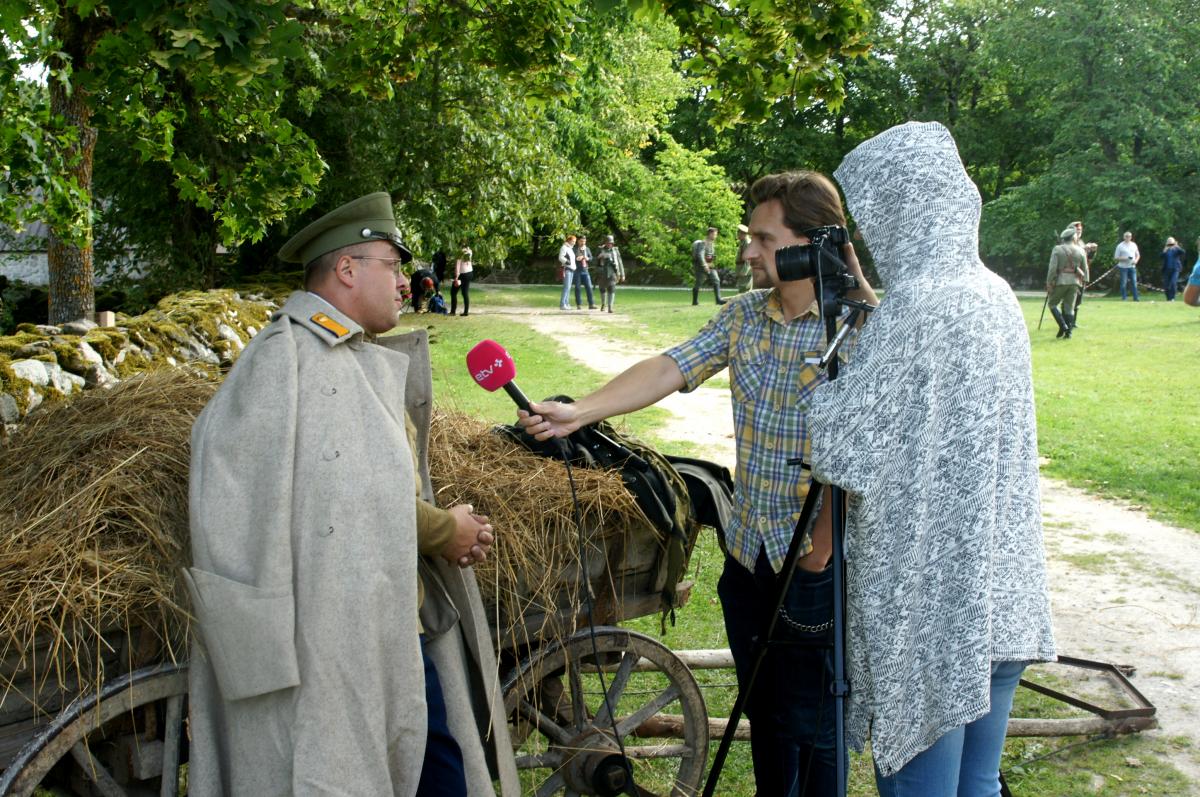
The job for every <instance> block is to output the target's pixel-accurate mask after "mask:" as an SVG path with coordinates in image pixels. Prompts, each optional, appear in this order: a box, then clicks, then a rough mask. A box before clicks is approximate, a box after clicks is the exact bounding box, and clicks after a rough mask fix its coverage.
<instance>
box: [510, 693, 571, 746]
mask: <svg viewBox="0 0 1200 797" xmlns="http://www.w3.org/2000/svg"><path fill="white" fill-rule="evenodd" d="M520 710H521V716H523V717H525V718H526V719H530V720H533V724H534V725H535V726H537V729H538V730H539V731H541V732H542V733H544V734H545V735H546V736H547V737H549V738H550V739H552V740H553V741H555V742H558V743H559V744H569V743H570V741H571V736H572V734H571V732H570V731H568V730H567V729H566V728H564V727H562V726H561V725H559V724H558V723H557V722H555V721H554V720H552V719H551V718H550V717H548V716H546V715H545V714H543V713H542V712H541V711H540V710H539V709H538V707H537V706H535V705H533V704H532V703H530V702H529V701H528V700H522V701H521V709H520Z"/></svg>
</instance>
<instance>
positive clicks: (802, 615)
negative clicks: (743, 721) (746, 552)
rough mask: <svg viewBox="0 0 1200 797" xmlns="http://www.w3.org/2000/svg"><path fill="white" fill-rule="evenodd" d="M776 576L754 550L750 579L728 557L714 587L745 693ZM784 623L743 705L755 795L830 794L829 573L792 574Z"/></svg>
mask: <svg viewBox="0 0 1200 797" xmlns="http://www.w3.org/2000/svg"><path fill="white" fill-rule="evenodd" d="M777 579H778V576H776V575H775V572H774V571H773V570H771V565H770V563H769V562H768V561H767V557H766V554H765V553H763V552H762V551H761V550H760V551H759V555H758V561H757V562H756V563H755V567H754V572H753V573H751V572H750V571H748V570H747V569H746V568H745V567H743V566H742V565H741V564H740V563H738V561H737V560H736V559H734V558H732V557H730V556H726V557H725V570H724V571H723V572H722V574H721V579H720V581H719V582H718V583H717V594H718V595H719V596H720V598H721V610H722V612H723V613H724V615H725V632H726V634H727V635H728V637H729V648H730V651H731V652H732V653H733V662H734V666H735V667H736V668H737V679H738V686H739V687H742V685H743V684H744V683H745V681H746V679H747V678H748V677H749V675H750V670H751V668H752V667H753V665H754V655H753V654H754V638H755V636H756V635H757V634H759V633H760V629H762V628H763V626H764V624H765V623H766V620H767V615H768V613H769V612H770V611H771V610H772V609H773V608H774V600H775V591H776V589H777V586H776V584H777ZM784 611H785V612H786V614H787V616H786V620H790V621H791V622H790V623H789V622H785V619H781V620H780V622H779V623H778V625H777V626H776V632H775V637H776V640H777V641H776V643H775V644H774V645H773V646H772V647H771V649H770V650H769V651H768V653H767V656H766V658H765V659H764V660H763V664H762V667H761V668H760V669H759V671H758V677H757V678H756V679H755V682H754V690H753V692H752V693H751V694H750V698H749V700H748V701H747V703H746V716H747V717H748V718H749V720H750V735H751V742H750V749H751V754H752V757H753V759H754V782H755V785H756V786H757V788H758V794H759V795H763V797H766V795H772V797H824V795H832V794H833V793H834V791H835V789H836V780H837V767H836V762H837V732H836V728H835V726H834V713H833V696H832V695H831V694H830V682H831V680H832V676H833V663H832V655H831V650H830V647H829V639H830V638H831V635H830V632H829V630H828V629H825V630H821V631H816V632H813V631H805V630H798V629H797V626H810V627H811V626H822V625H825V624H826V623H828V622H829V620H830V619H831V618H832V616H833V570H832V568H826V569H825V570H824V572H821V573H809V572H806V571H804V570H799V569H797V570H796V575H795V577H793V578H792V583H791V585H790V586H789V588H788V596H787V601H786V602H785V604H784Z"/></svg>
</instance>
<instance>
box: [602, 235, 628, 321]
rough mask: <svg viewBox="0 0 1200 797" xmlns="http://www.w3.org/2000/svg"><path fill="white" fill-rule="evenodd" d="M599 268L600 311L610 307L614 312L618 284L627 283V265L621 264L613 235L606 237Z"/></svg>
mask: <svg viewBox="0 0 1200 797" xmlns="http://www.w3.org/2000/svg"><path fill="white" fill-rule="evenodd" d="M596 263H597V265H598V266H599V268H598V269H597V270H596V280H597V286H598V287H599V288H600V309H601V310H603V309H604V308H605V306H607V307H608V312H610V313H611V312H612V311H613V299H614V298H616V295H617V283H618V282H624V281H625V265H624V264H623V263H622V262H621V251H620V250H619V249H617V247H616V246H615V245H614V244H613V237H612V236H611V235H606V236H604V245H603V246H601V247H600V255H599V257H598V258H597V260H596Z"/></svg>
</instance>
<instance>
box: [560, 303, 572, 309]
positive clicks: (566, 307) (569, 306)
mask: <svg viewBox="0 0 1200 797" xmlns="http://www.w3.org/2000/svg"><path fill="white" fill-rule="evenodd" d="M558 309H559V310H570V309H571V305H569V304H564V305H560V306H559V308H558Z"/></svg>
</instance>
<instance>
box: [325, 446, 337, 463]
mask: <svg viewBox="0 0 1200 797" xmlns="http://www.w3.org/2000/svg"><path fill="white" fill-rule="evenodd" d="M341 455H342V453H341V452H340V451H338V450H337V449H336V448H335V449H334V450H332V451H326V452H325V453H324V454H322V455H321V459H323V460H325V461H326V462H333V461H334V460H335V459H337V458H338V457H340V456H341Z"/></svg>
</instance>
